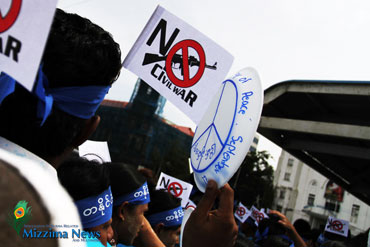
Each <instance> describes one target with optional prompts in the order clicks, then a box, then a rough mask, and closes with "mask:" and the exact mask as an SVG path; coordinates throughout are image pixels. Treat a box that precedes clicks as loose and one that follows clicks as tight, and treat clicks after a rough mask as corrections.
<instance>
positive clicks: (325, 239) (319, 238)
mask: <svg viewBox="0 0 370 247" xmlns="http://www.w3.org/2000/svg"><path fill="white" fill-rule="evenodd" d="M326 241H328V239H327V238H326V237H325V236H324V234H323V233H321V234H320V236H319V237H318V238H317V240H316V242H317V243H318V244H319V246H321V245H322V244H323V243H325V242H326Z"/></svg>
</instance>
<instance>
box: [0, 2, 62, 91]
mask: <svg viewBox="0 0 370 247" xmlns="http://www.w3.org/2000/svg"><path fill="white" fill-rule="evenodd" d="M56 5H57V0H48V1H44V0H33V1H25V0H5V1H0V64H1V66H0V72H4V73H6V74H8V75H9V76H11V77H13V78H14V79H15V80H16V81H18V82H19V83H20V84H22V85H23V86H24V87H25V88H27V89H28V90H29V91H31V90H32V87H33V84H34V81H35V78H36V74H37V72H38V68H39V64H40V60H41V57H42V54H43V51H44V47H45V44H46V40H47V37H48V34H49V30H50V27H51V24H52V21H53V17H54V12H55V8H56Z"/></svg>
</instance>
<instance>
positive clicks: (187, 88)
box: [123, 6, 233, 123]
mask: <svg viewBox="0 0 370 247" xmlns="http://www.w3.org/2000/svg"><path fill="white" fill-rule="evenodd" d="M232 61H233V57H232V56H231V54H229V53H228V52H227V51H225V50H224V49H223V48H222V47H220V46H219V45H217V44H216V43H215V42H213V41H212V40H210V39H209V38H207V37H206V36H205V35H203V34H202V33H200V32H199V31H197V30H196V29H194V28H193V27H192V26H190V25H189V24H187V23H185V22H184V21H182V20H181V19H179V18H178V17H176V16H174V15H173V14H171V13H169V12H168V11H166V10H165V9H164V8H162V7H160V6H158V7H157V9H156V10H155V12H154V13H153V15H152V17H151V18H150V20H149V22H148V23H147V25H146V26H145V28H144V30H143V31H142V33H141V34H140V36H139V38H138V40H137V41H136V42H135V44H134V46H133V47H132V48H131V50H130V52H129V54H128V55H127V57H126V59H125V60H124V62H123V66H124V67H125V68H127V69H128V70H130V71H132V72H133V73H135V74H136V75H138V76H139V77H140V78H141V79H143V80H144V81H145V82H146V83H148V84H149V85H150V86H151V87H153V88H154V89H155V90H156V91H158V92H159V93H160V94H162V95H163V96H164V97H166V98H167V99H168V100H170V101H171V102H172V103H173V104H174V105H176V106H177V107H178V108H179V109H180V110H182V111H183V112H184V113H185V114H186V115H188V116H189V117H190V118H191V119H192V120H193V121H194V122H195V123H199V121H200V119H201V117H202V116H203V114H204V112H205V111H206V109H207V106H208V105H209V103H210V99H211V98H212V96H213V95H214V94H215V93H216V92H217V90H218V88H219V87H220V86H221V83H222V81H223V80H224V78H225V76H226V74H227V72H228V71H229V69H230V67H231V64H232Z"/></svg>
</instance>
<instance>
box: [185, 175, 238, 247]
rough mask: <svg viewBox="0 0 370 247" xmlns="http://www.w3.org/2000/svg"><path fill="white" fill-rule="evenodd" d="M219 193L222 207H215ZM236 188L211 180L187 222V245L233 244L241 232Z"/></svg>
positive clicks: (216, 246) (224, 246)
mask: <svg viewBox="0 0 370 247" xmlns="http://www.w3.org/2000/svg"><path fill="white" fill-rule="evenodd" d="M217 197H219V199H220V203H219V208H218V209H216V210H213V211H211V209H212V206H213V204H214V202H215V200H216V198H217ZM233 202H234V191H233V190H232V189H231V187H230V185H228V184H225V186H224V187H223V188H221V189H220V190H219V189H217V184H216V183H215V182H214V181H212V180H211V181H209V183H208V185H207V188H206V192H205V194H204V196H203V198H202V199H201V201H200V202H199V203H198V206H197V208H196V209H195V210H194V212H193V213H192V214H191V216H190V218H189V220H188V221H187V222H186V225H185V230H184V235H183V237H182V239H183V241H182V246H183V247H204V246H212V247H232V246H234V244H235V240H236V237H237V233H238V227H237V225H236V223H235V220H234V216H233Z"/></svg>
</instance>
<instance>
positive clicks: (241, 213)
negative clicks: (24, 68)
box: [234, 202, 251, 223]
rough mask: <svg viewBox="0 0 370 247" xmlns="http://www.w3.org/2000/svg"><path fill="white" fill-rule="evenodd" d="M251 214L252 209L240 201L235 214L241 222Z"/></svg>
mask: <svg viewBox="0 0 370 247" xmlns="http://www.w3.org/2000/svg"><path fill="white" fill-rule="evenodd" d="M250 215H251V211H249V210H248V209H247V207H246V206H244V205H243V204H242V203H241V202H239V205H238V208H237V209H236V210H235V213H234V216H235V218H237V219H238V220H239V221H240V222H242V223H244V222H245V221H246V220H247V219H248V217H249V216H250Z"/></svg>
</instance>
